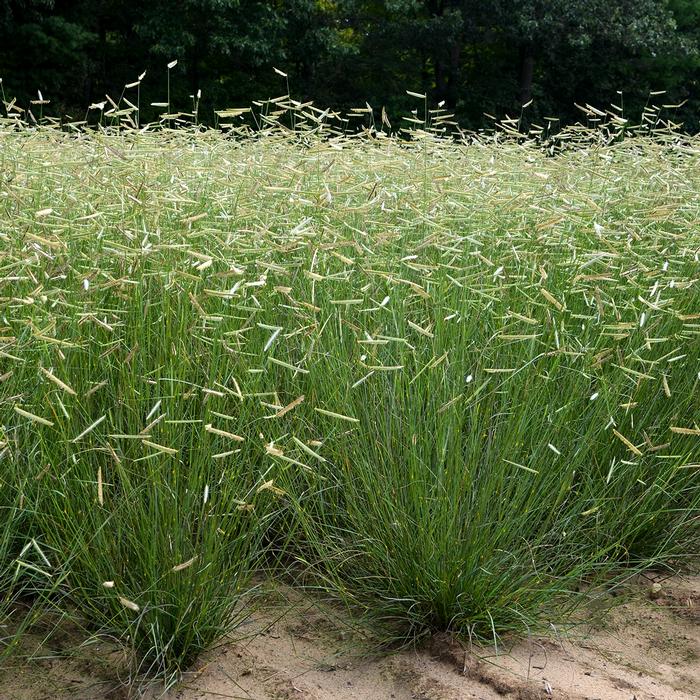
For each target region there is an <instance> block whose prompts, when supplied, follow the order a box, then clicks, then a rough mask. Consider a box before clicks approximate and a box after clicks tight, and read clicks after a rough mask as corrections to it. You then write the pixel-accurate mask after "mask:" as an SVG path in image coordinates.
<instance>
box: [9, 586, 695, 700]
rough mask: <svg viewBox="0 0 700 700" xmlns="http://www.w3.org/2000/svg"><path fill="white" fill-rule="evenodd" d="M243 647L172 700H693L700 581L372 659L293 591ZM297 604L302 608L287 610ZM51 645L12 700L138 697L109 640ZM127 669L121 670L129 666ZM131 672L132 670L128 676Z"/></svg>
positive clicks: (200, 667) (212, 660) (171, 694)
mask: <svg viewBox="0 0 700 700" xmlns="http://www.w3.org/2000/svg"><path fill="white" fill-rule="evenodd" d="M279 595H280V596H282V598H283V599H282V600H278V601H277V602H275V603H273V604H271V605H270V606H269V607H268V606H266V607H265V608H264V609H262V610H261V611H259V612H257V613H256V614H254V615H253V616H252V617H251V619H250V620H249V621H248V622H247V624H246V626H245V627H244V628H243V630H242V631H243V632H244V633H245V634H247V635H248V636H247V637H246V638H245V639H243V640H240V639H239V640H238V641H231V642H225V643H222V644H220V645H219V646H218V647H217V648H215V649H212V650H211V651H210V652H209V653H207V654H206V655H204V656H203V657H202V658H201V659H200V661H199V662H198V663H197V664H196V667H195V668H194V669H193V670H192V671H190V672H188V673H187V674H186V675H185V677H184V679H183V681H182V683H181V684H180V685H179V686H178V687H176V688H174V689H171V690H168V691H163V690H162V689H160V688H156V687H151V688H149V689H148V690H147V691H144V690H143V689H139V690H138V691H134V690H133V689H132V691H131V696H132V697H134V696H136V697H138V696H143V695H145V696H147V697H148V698H149V699H155V698H162V699H163V700H216V699H217V698H245V699H247V700H297V699H299V700H301V699H308V700H331V698H332V699H333V700H368V699H370V700H375V699H376V700H461V699H463V698H464V699H478V700H498V699H507V700H536V699H540V698H542V699H546V698H554V699H557V698H558V699H561V700H619V699H622V700H633V699H635V700H693V699H695V698H697V697H698V688H700V625H698V619H699V617H698V616H699V611H698V608H699V606H698V601H700V577H691V578H685V579H680V578H673V579H667V580H663V579H660V578H652V579H645V580H644V581H643V582H642V583H640V586H639V590H638V592H637V594H636V595H635V596H634V597H633V598H632V599H631V600H630V601H628V602H626V603H625V604H623V605H621V606H620V607H618V608H615V609H614V610H612V611H611V612H610V613H608V614H606V615H605V618H604V622H603V624H602V625H597V626H596V627H595V628H592V627H590V626H586V627H585V628H584V627H581V628H577V629H576V631H575V632H573V633H569V634H568V635H566V637H565V636H564V635H562V634H557V633H556V632H555V631H554V630H553V632H552V635H551V636H549V637H536V638H535V637H533V638H531V639H528V640H519V641H518V642H516V643H513V644H512V645H511V646H510V647H508V646H506V647H503V648H501V647H499V649H498V652H496V650H495V649H494V648H484V647H478V648H477V647H473V648H472V649H468V648H466V647H465V645H463V644H461V643H460V642H458V641H456V640H454V639H452V638H451V637H449V636H447V635H436V636H435V637H434V638H433V639H432V640H431V642H430V644H428V645H426V646H425V647H424V648H421V649H414V650H403V651H400V652H396V653H391V654H382V655H376V654H375V655H372V654H371V649H372V644H371V640H369V639H368V638H367V637H365V636H364V635H363V633H362V632H361V631H360V630H358V629H356V628H355V629H353V628H351V627H350V625H349V623H348V620H347V619H345V618H344V617H343V616H339V615H338V614H337V613H335V612H334V611H332V610H331V609H330V608H328V607H326V606H323V605H320V604H318V603H317V602H315V601H313V600H311V599H310V598H308V597H304V596H302V595H300V594H298V593H295V592H290V591H285V590H281V591H279ZM289 603H291V604H292V609H291V611H287V612H286V613H284V612H283V611H284V610H285V608H289ZM53 652H54V653H53V656H52V653H51V649H46V650H45V653H43V654H39V655H37V658H36V659H35V660H34V661H33V662H32V663H31V664H21V665H15V666H13V667H7V668H5V669H4V670H3V671H0V698H3V700H5V699H8V700H40V699H42V700H43V699H44V698H46V699H47V700H48V699H49V698H50V699H51V700H68V699H69V698H71V699H73V698H78V699H79V700H91V699H97V698H108V699H112V700H117V699H121V698H126V697H128V696H129V693H128V692H127V691H126V690H125V689H124V688H123V687H122V686H121V683H122V682H123V680H124V676H123V673H124V670H123V659H121V660H120V658H119V656H118V652H116V651H115V649H114V648H113V647H111V646H110V645H109V644H108V643H102V644H101V645H100V644H97V643H95V644H94V645H92V646H91V647H88V648H84V649H83V650H82V653H81V654H79V655H77V656H76V655H75V654H73V656H72V657H71V658H68V659H66V658H63V657H62V656H61V654H60V651H59V650H57V649H54V650H53ZM120 664H121V666H120ZM120 669H121V670H120Z"/></svg>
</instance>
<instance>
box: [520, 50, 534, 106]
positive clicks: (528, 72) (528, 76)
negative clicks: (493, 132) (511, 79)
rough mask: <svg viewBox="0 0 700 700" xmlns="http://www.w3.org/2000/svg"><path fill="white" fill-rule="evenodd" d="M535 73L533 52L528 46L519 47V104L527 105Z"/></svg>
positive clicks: (530, 97)
mask: <svg viewBox="0 0 700 700" xmlns="http://www.w3.org/2000/svg"><path fill="white" fill-rule="evenodd" d="M534 73H535V52H534V50H533V48H532V46H531V45H530V44H524V45H523V46H521V47H520V82H519V94H518V97H519V99H520V104H521V105H524V104H527V103H528V102H529V101H530V100H531V99H532V80H533V77H534Z"/></svg>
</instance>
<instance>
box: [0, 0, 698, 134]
mask: <svg viewBox="0 0 700 700" xmlns="http://www.w3.org/2000/svg"><path fill="white" fill-rule="evenodd" d="M174 60H177V61H178V63H177V65H176V66H173V67H172V69H171V70H170V71H168V70H167V68H166V66H167V64H168V63H169V62H172V61H174ZM274 68H277V69H278V70H277V71H275V70H274ZM144 71H145V72H146V75H145V76H144V78H143V80H142V83H141V85H140V90H141V91H142V95H143V96H144V99H143V101H142V104H143V105H144V106H143V107H142V113H143V114H142V117H144V118H149V117H150V118H154V117H155V116H156V114H157V112H158V109H157V108H156V107H153V108H151V107H149V105H150V103H151V102H163V101H164V99H165V97H166V91H167V89H168V86H167V77H168V72H170V91H171V98H170V99H171V103H172V105H173V108H175V109H180V110H184V111H187V110H188V109H191V108H192V99H193V98H192V96H193V95H196V94H197V93H198V91H201V103H200V105H199V114H200V117H201V119H202V120H204V121H211V120H212V119H213V118H214V115H213V109H214V108H218V109H221V108H227V107H233V106H247V105H249V104H250V103H251V101H253V100H259V99H267V98H270V97H274V96H276V95H281V94H284V93H286V92H287V89H288V88H289V90H290V92H291V94H292V96H293V97H295V98H297V99H299V100H311V99H312V100H314V101H315V102H316V104H318V105H321V106H323V107H326V106H328V107H333V108H336V109H349V108H350V107H358V106H364V105H365V103H368V104H369V105H371V106H373V107H376V108H381V107H385V108H386V111H387V113H388V114H389V115H390V116H391V115H396V114H405V113H406V112H407V111H408V110H410V109H414V108H415V106H416V104H415V99H414V98H411V97H410V96H407V95H406V90H411V91H414V92H419V93H425V94H427V95H428V99H429V100H430V103H431V104H436V103H440V102H444V104H445V106H446V107H447V108H448V109H450V110H451V111H453V112H454V113H455V114H456V118H457V120H458V121H459V122H460V124H462V125H463V126H464V127H466V128H479V127H482V126H484V125H485V123H487V121H488V119H489V117H488V116H485V115H492V116H494V117H498V118H502V117H504V116H507V115H510V116H518V115H519V114H520V113H521V109H522V106H523V105H524V104H527V105H528V107H527V119H528V120H531V121H532V122H537V120H542V119H550V120H555V119H558V120H560V121H561V122H562V123H571V122H573V121H577V120H581V119H582V114H581V112H580V111H579V109H578V108H577V107H576V105H577V104H578V105H582V104H586V103H588V104H591V105H594V106H596V107H599V108H607V106H608V105H611V104H613V105H615V107H614V109H615V110H616V112H617V113H619V114H620V115H621V116H624V117H628V118H630V119H632V120H634V119H638V118H639V115H640V112H641V110H642V109H643V108H644V106H645V105H647V104H649V101H650V100H652V101H655V103H657V104H658V105H659V107H660V108H661V109H662V110H665V111H666V114H667V118H670V119H673V120H674V121H682V122H683V123H684V128H685V129H687V130H689V131H697V130H698V128H700V119H699V118H698V113H699V111H698V108H699V107H700V97H699V96H698V80H699V78H700V0H491V1H486V2H484V1H483V0H179V1H178V2H171V1H170V0H151V1H149V2H144V3H128V2H123V1H122V0H0V78H2V84H1V87H2V90H3V98H4V99H5V100H6V101H9V100H11V99H13V98H16V100H17V101H16V103H15V104H16V105H18V106H19V107H22V108H27V107H29V106H30V101H31V100H37V96H38V94H39V93H41V96H42V97H43V101H47V100H50V102H48V103H46V109H45V110H44V113H50V114H53V115H55V116H66V115H67V116H69V117H71V118H76V119H77V118H81V117H82V116H83V115H84V112H85V109H86V106H88V105H89V104H91V103H95V102H99V101H101V100H104V99H105V97H104V96H105V94H108V95H110V96H112V97H113V98H116V97H118V96H119V95H120V94H121V92H122V90H123V87H124V85H126V84H131V83H133V82H134V81H136V80H137V77H138V76H139V75H141V74H143V72H144ZM281 73H286V76H284V75H281ZM661 91H665V92H664V93H661ZM650 93H656V94H650ZM662 105H674V106H673V107H669V106H667V107H661V106H662ZM678 105H680V106H678ZM149 110H150V111H149ZM161 111H162V110H161Z"/></svg>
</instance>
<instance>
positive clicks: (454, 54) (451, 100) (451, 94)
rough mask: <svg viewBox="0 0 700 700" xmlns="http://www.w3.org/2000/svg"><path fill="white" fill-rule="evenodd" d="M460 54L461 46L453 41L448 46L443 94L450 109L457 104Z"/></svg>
mask: <svg viewBox="0 0 700 700" xmlns="http://www.w3.org/2000/svg"><path fill="white" fill-rule="evenodd" d="M461 55H462V47H461V45H460V44H458V43H455V44H453V45H452V46H450V72H449V75H448V78H447V90H446V94H445V102H446V103H447V106H448V107H449V108H450V109H454V108H455V107H456V106H457V90H458V87H459V78H460V75H459V74H460V58H461Z"/></svg>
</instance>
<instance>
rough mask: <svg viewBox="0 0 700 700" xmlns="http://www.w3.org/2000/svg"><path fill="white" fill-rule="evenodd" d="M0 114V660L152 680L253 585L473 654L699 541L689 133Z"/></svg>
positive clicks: (231, 615)
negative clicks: (520, 131) (69, 127)
mask: <svg viewBox="0 0 700 700" xmlns="http://www.w3.org/2000/svg"><path fill="white" fill-rule="evenodd" d="M579 140H580V143H579V145H578V146H577V147H575V148H570V149H566V150H563V151H562V152H561V153H559V154H557V155H555V156H553V157H552V156H551V154H549V153H547V152H546V151H545V150H543V149H541V148H538V147H537V146H536V145H535V144H533V143H531V142H529V141H519V140H518V139H516V138H501V139H496V138H488V137H483V138H481V139H469V140H466V139H465V140H462V141H460V140H454V139H450V138H441V137H439V136H436V135H435V134H432V133H428V132H425V131H421V130H420V129H418V130H417V131H416V132H414V137H413V139H412V140H405V139H398V138H394V137H388V136H383V135H377V134H376V133H375V135H374V136H373V137H370V136H368V135H367V134H365V135H354V136H342V135H338V134H330V135H327V136H324V137H322V136H319V135H318V134H314V133H312V132H309V131H306V132H303V133H302V132H296V133H294V132H289V131H286V130H284V129H282V128H276V127H275V128H269V129H266V130H262V131H259V132H257V133H254V134H250V135H248V136H246V137H241V136H231V135H229V136H227V135H225V134H223V133H221V132H219V131H213V130H211V131H200V132H197V133H194V132H192V131H187V130H182V131H169V130H167V129H166V130H158V131H149V130H145V131H140V132H139V131H136V130H131V131H118V130H115V131H113V132H108V131H92V132H83V133H80V132H76V133H72V134H69V133H66V132H63V131H59V130H57V129H52V128H35V129H29V128H24V129H17V128H15V127H14V126H12V125H11V124H8V125H4V126H2V127H0V177H1V181H0V509H1V514H0V642H1V643H2V646H0V656H2V655H9V654H11V653H12V652H13V651H14V650H16V649H17V648H19V647H21V638H22V631H23V630H24V629H25V628H26V627H27V626H30V625H31V624H33V623H35V622H36V621H37V620H40V619H42V616H46V615H52V616H54V617H55V616H56V615H58V616H59V617H60V616H66V617H70V618H71V619H74V620H77V621H79V622H80V624H81V625H82V627H83V629H84V631H85V635H86V637H87V636H89V635H110V636H111V637H113V638H117V639H119V640H121V641H122V642H123V643H124V644H125V645H126V646H127V647H129V648H130V649H132V651H133V653H134V658H135V659H136V661H135V663H136V666H137V669H136V671H137V672H138V673H139V674H145V675H149V676H158V675H160V676H164V677H166V678H168V679H172V678H175V677H176V676H177V673H178V671H179V670H181V669H183V668H184V667H186V666H187V664H189V663H191V662H192V660H193V659H194V657H195V656H196V655H197V653H199V652H200V651H201V650H202V649H204V648H206V647H207V646H208V645H210V644H211V643H213V642H214V641H215V640H216V639H217V638H219V637H220V636H221V635H222V634H223V633H224V632H225V631H233V633H234V634H235V630H236V625H237V624H238V623H239V622H240V621H241V620H242V619H244V617H245V615H246V613H247V611H248V610H249V606H250V604H251V601H252V600H253V599H254V591H253V588H254V582H259V581H260V580H261V579H260V572H266V573H267V574H269V575H271V576H272V577H273V578H277V579H278V580H285V581H287V582H289V581H294V582H296V584H297V585H304V586H310V587H312V588H315V589H318V590H320V591H322V592H323V593H324V595H330V596H332V597H333V598H334V599H335V600H337V601H338V603H339V604H342V605H346V606H349V608H350V609H352V610H353V611H354V613H355V614H357V615H359V616H361V617H363V618H365V619H366V620H367V621H368V622H369V624H371V625H373V629H374V630H375V631H376V632H377V633H378V634H379V635H380V637H381V638H382V639H385V640H386V641H390V640H399V639H404V640H406V639H412V638H416V637H420V636H421V635H424V634H427V633H430V632H431V631H435V630H450V631H453V632H454V633H456V634H458V635H460V636H463V637H464V638H480V639H483V640H486V641H489V640H497V639H498V638H499V636H500V635H502V634H504V633H509V632H525V631H526V630H528V629H532V628H537V627H538V626H543V625H546V624H547V623H549V622H552V621H557V622H559V621H560V620H563V619H566V615H567V614H568V613H569V612H570V611H571V610H573V609H575V608H576V607H577V606H578V605H579V604H580V603H582V602H584V601H585V600H586V599H587V597H588V596H589V595H593V594H595V592H596V591H598V590H599V588H598V587H599V586H600V585H601V584H604V585H605V586H607V587H610V586H614V585H617V583H619V582H620V581H621V580H623V579H624V578H625V577H626V576H629V575H631V573H633V572H636V571H639V570H642V569H644V568H648V567H672V568H675V567H683V566H686V565H688V564H690V563H692V562H691V559H693V558H694V557H696V556H697V552H698V549H697V547H698V535H699V534H700V530H699V520H698V515H699V513H700V483H699V481H698V470H699V469H700V361H699V360H700V282H699V279H700V262H699V255H700V228H698V221H699V220H700V147H699V146H698V144H697V142H696V141H693V140H680V139H675V138H672V137H665V138H662V137H650V138H642V137H639V138H630V139H626V140H620V141H619V142H617V143H614V144H606V143H603V142H602V141H600V140H599V139H597V138H596V136H595V134H592V135H591V136H590V138H581V137H580V136H579Z"/></svg>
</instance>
